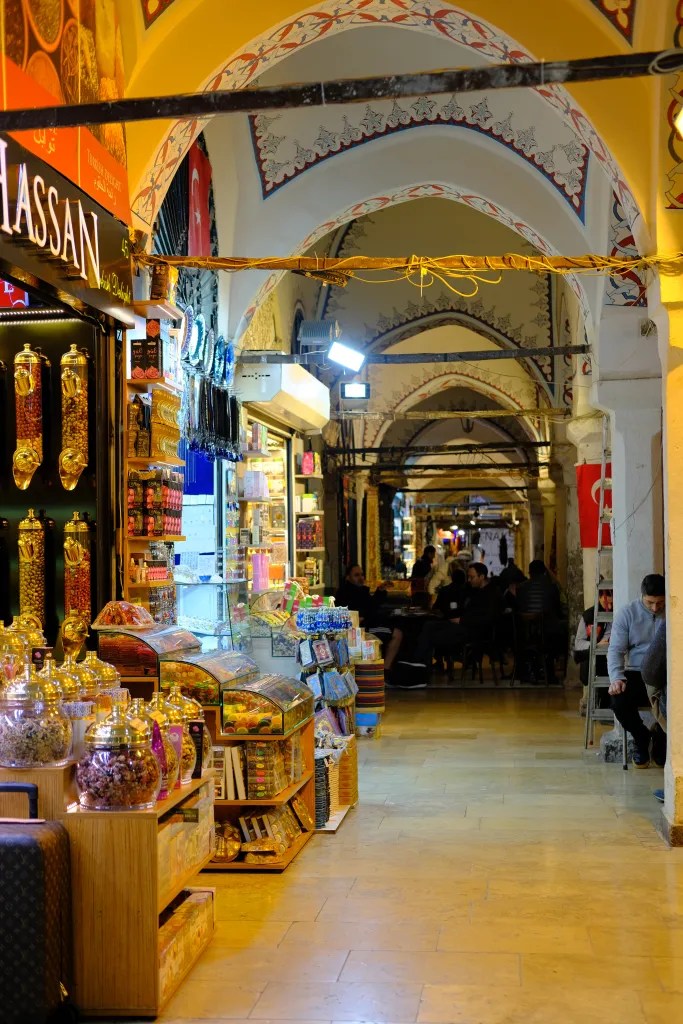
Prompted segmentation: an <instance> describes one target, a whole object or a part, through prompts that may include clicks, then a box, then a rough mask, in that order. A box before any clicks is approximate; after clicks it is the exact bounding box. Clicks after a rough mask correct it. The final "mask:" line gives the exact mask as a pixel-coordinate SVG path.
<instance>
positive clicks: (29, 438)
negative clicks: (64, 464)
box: [12, 343, 43, 491]
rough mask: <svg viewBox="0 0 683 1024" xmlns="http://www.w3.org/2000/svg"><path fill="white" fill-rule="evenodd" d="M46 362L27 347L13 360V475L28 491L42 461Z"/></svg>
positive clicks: (18, 484) (26, 345)
mask: <svg viewBox="0 0 683 1024" xmlns="http://www.w3.org/2000/svg"><path fill="white" fill-rule="evenodd" d="M42 371H43V361H42V359H41V357H40V356H39V355H38V353H37V352H34V351H33V349H32V348H31V346H30V345H29V344H28V343H26V344H25V345H24V347H23V349H22V350H21V351H20V352H17V354H16V356H15V357H14V401H15V411H16V426H17V446H16V448H15V451H14V457H13V459H12V471H13V475H14V482H15V484H16V485H17V487H18V488H19V489H20V490H22V491H25V490H26V488H27V487H28V485H29V484H30V483H31V480H32V479H33V475H34V473H35V472H36V470H37V469H38V467H39V466H40V464H41V463H42V461H43V372H42Z"/></svg>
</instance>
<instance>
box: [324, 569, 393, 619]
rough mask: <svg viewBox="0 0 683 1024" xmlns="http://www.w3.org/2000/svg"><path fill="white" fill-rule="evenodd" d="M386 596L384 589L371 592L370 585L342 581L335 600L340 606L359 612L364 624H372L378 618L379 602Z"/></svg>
mask: <svg viewBox="0 0 683 1024" xmlns="http://www.w3.org/2000/svg"><path fill="white" fill-rule="evenodd" d="M383 596H384V591H381V590H376V591H375V593H374V594H371V593H370V587H358V586H356V584H355V583H348V582H347V581H346V580H345V581H344V582H343V583H342V585H341V586H340V588H339V590H338V591H337V593H336V594H335V595H334V602H335V604H336V605H337V607H338V608H348V609H350V611H352V612H358V616H359V618H360V621H361V624H362V625H363V626H366V627H367V626H372V625H374V622H375V620H376V618H377V611H378V608H379V604H380V602H381V600H382V597H383Z"/></svg>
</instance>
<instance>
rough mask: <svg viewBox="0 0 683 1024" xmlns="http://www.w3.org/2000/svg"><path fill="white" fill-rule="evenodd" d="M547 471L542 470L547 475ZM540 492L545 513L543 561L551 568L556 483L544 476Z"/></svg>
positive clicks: (540, 480) (539, 483) (539, 487)
mask: <svg viewBox="0 0 683 1024" xmlns="http://www.w3.org/2000/svg"><path fill="white" fill-rule="evenodd" d="M547 472H548V471H547V470H541V473H542V474H547ZM538 491H539V494H540V496H541V509H542V512H543V555H542V558H543V561H544V562H545V564H546V566H547V567H548V568H550V557H551V553H552V548H553V533H554V530H555V519H556V507H555V503H556V488H555V481H554V480H551V479H550V477H549V476H547V475H542V476H541V477H540V479H539V481H538Z"/></svg>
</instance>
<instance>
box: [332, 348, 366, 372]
mask: <svg viewBox="0 0 683 1024" xmlns="http://www.w3.org/2000/svg"><path fill="white" fill-rule="evenodd" d="M327 357H328V359H331V360H332V362H333V363H338V364H339V365H340V366H343V367H344V369H345V370H353V372H354V373H358V371H359V370H360V368H361V366H362V365H363V363H364V362H365V355H364V354H363V352H359V351H358V349H356V348H351V346H350V345H344V344H343V343H342V342H341V341H333V342H332V344H331V345H330V347H329V349H328V351H327Z"/></svg>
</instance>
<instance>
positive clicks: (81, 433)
mask: <svg viewBox="0 0 683 1024" xmlns="http://www.w3.org/2000/svg"><path fill="white" fill-rule="evenodd" d="M61 385H62V388H61V390H62V450H61V452H60V453H59V478H60V480H61V481H62V487H63V488H64V490H66V491H73V489H74V487H75V486H76V484H77V483H78V478H79V477H80V475H81V473H82V472H83V470H84V469H85V468H86V467H87V465H88V360H87V358H86V356H85V355H84V354H83V353H82V352H79V351H78V346H76V345H71V347H70V349H69V351H68V352H65V353H64V355H63V356H62V359H61Z"/></svg>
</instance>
